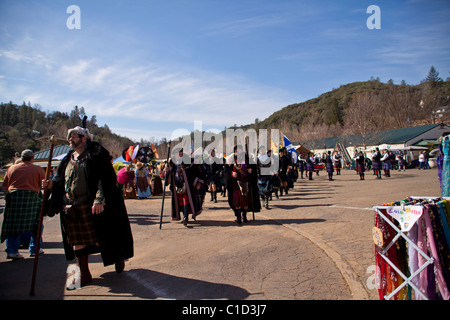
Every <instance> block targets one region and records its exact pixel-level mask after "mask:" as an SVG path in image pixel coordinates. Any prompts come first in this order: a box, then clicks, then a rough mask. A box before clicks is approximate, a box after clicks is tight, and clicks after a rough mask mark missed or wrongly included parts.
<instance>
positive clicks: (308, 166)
mask: <svg viewBox="0 0 450 320" xmlns="http://www.w3.org/2000/svg"><path fill="white" fill-rule="evenodd" d="M306 171H308V172H312V171H314V164H313V163H309V162H308V163H306Z"/></svg>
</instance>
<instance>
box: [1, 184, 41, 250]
mask: <svg viewBox="0 0 450 320" xmlns="http://www.w3.org/2000/svg"><path fill="white" fill-rule="evenodd" d="M41 204H42V194H41V193H38V192H36V191H29V190H12V191H8V192H7V194H6V196H5V212H4V217H3V225H2V235H1V242H3V241H5V240H6V238H8V237H9V236H10V235H20V234H22V233H25V232H33V231H34V230H36V229H35V226H36V224H37V223H38V222H39V216H40V214H41Z"/></svg>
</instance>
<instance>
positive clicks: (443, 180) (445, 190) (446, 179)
mask: <svg viewBox="0 0 450 320" xmlns="http://www.w3.org/2000/svg"><path fill="white" fill-rule="evenodd" d="M440 140H441V143H440V144H439V153H438V155H437V157H436V160H437V165H438V175H439V181H440V186H441V195H442V197H450V135H447V136H445V137H441V138H440Z"/></svg>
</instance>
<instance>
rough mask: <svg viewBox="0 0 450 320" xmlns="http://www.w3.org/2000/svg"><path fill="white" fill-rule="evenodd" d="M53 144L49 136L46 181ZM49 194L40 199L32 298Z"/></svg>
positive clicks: (48, 174)
mask: <svg viewBox="0 0 450 320" xmlns="http://www.w3.org/2000/svg"><path fill="white" fill-rule="evenodd" d="M55 142H56V138H55V136H51V138H50V154H49V156H48V162H47V169H46V170H45V180H48V177H49V176H50V171H51V169H52V157H53V147H54V146H55ZM49 193H50V191H49V190H45V191H44V197H43V198H42V204H41V213H40V215H39V224H38V232H37V239H36V254H35V256H34V267H33V277H32V280H31V290H30V296H34V286H35V284H36V272H37V266H38V262H39V250H40V249H41V236H42V224H43V221H44V206H45V202H46V201H47V199H48V196H49Z"/></svg>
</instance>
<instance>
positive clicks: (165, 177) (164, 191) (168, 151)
mask: <svg viewBox="0 0 450 320" xmlns="http://www.w3.org/2000/svg"><path fill="white" fill-rule="evenodd" d="M169 157H170V141H169V147H168V149H167V161H166V167H164V170H166V168H167V166H168V165H169ZM167 179H168V174H167V172H166V174H165V175H164V189H163V196H162V205H161V216H160V218H159V229H160V230H161V227H162V218H163V212H164V198H165V197H166V186H167Z"/></svg>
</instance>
